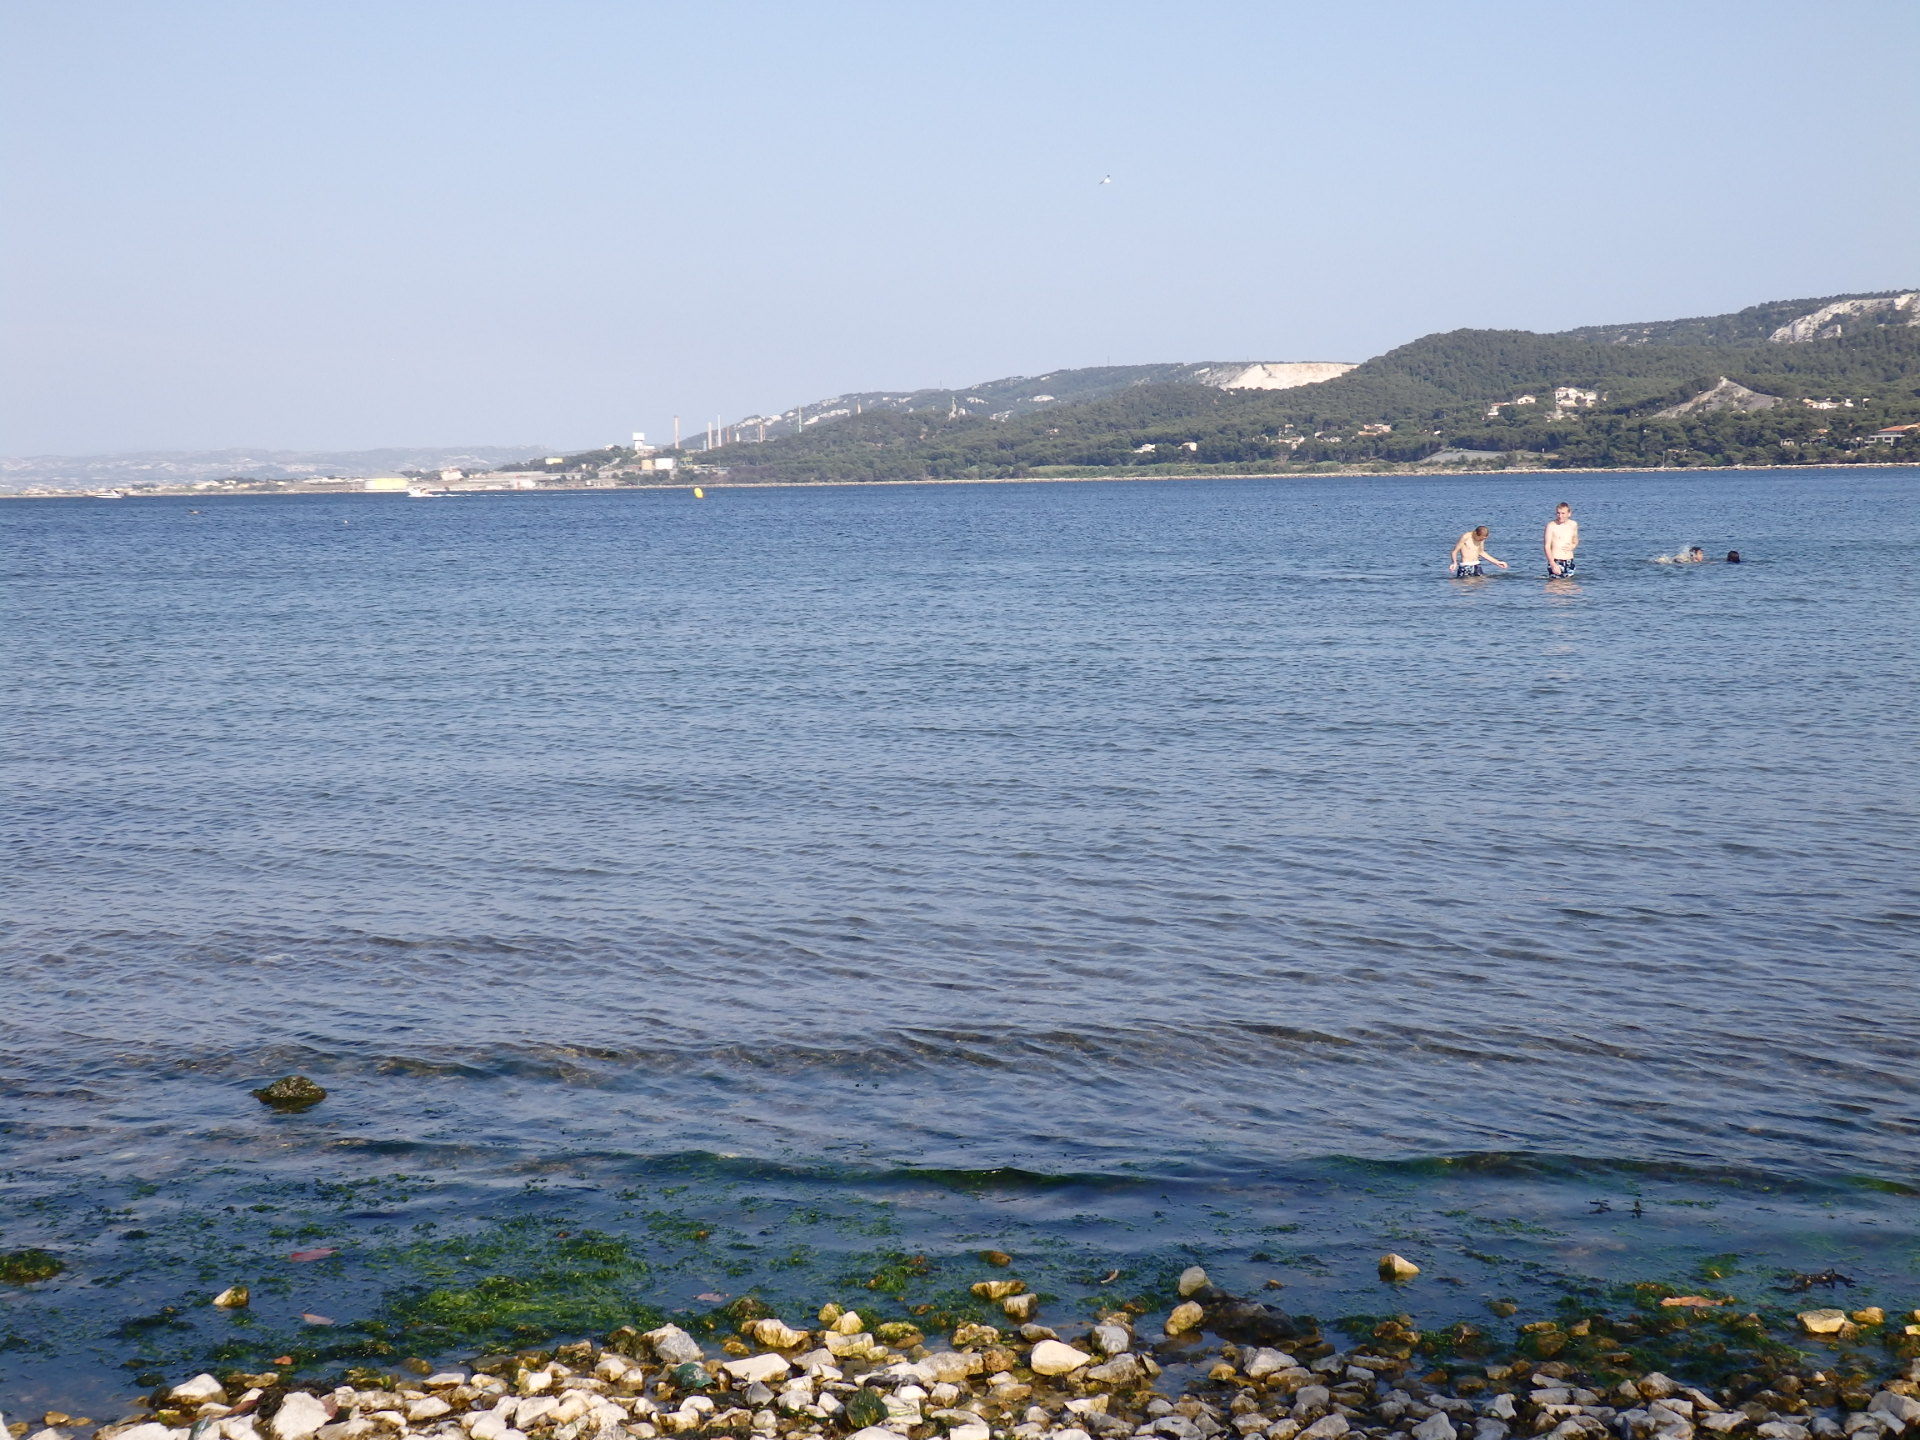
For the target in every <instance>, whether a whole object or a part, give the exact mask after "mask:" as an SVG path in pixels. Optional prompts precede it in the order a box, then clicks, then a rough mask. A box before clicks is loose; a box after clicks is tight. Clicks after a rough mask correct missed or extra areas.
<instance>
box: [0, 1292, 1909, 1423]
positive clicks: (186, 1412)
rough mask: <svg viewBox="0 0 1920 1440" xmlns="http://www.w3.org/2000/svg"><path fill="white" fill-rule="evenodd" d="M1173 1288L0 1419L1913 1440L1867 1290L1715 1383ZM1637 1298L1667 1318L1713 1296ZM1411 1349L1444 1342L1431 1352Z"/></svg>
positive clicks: (1558, 1342)
mask: <svg viewBox="0 0 1920 1440" xmlns="http://www.w3.org/2000/svg"><path fill="white" fill-rule="evenodd" d="M1396 1265H1404V1266H1406V1267H1407V1270H1408V1271H1409V1272H1415V1271H1416V1267H1412V1266H1411V1265H1410V1264H1408V1262H1404V1261H1400V1260H1399V1257H1397V1256H1387V1257H1384V1258H1383V1260H1382V1262H1381V1266H1382V1274H1383V1277H1385V1278H1394V1276H1395V1274H1396V1271H1395V1266H1396ZM1179 1291H1180V1296H1181V1300H1180V1302H1179V1303H1178V1304H1177V1305H1175V1306H1173V1307H1172V1308H1171V1310H1170V1311H1169V1312H1168V1313H1167V1314H1166V1315H1164V1316H1162V1317H1160V1318H1159V1319H1158V1322H1157V1323H1147V1317H1146V1316H1145V1315H1144V1314H1141V1313H1137V1312H1136V1311H1134V1310H1130V1309H1129V1310H1118V1311H1114V1312H1112V1313H1109V1314H1105V1315H1102V1316H1101V1317H1099V1319H1098V1320H1097V1321H1096V1322H1094V1323H1093V1324H1091V1325H1086V1324H1083V1325H1080V1326H1078V1327H1070V1328H1069V1329H1067V1330H1066V1331H1064V1332H1059V1331H1055V1330H1054V1329H1052V1328H1050V1327H1048V1326H1046V1325H1043V1324H1040V1323H1037V1321H1036V1319H1035V1315H1036V1311H1037V1310H1038V1307H1039V1296H1037V1295H1036V1294H1035V1293H1033V1292H1032V1291H1031V1290H1029V1289H1028V1288H1027V1287H1026V1286H1025V1285H1024V1284H1022V1283H1021V1282H1020V1281H1018V1280H1015V1279H1004V1280H988V1281H982V1282H980V1283H978V1284H976V1285H975V1286H974V1287H973V1293H974V1295H975V1296H976V1297H977V1298H978V1299H980V1300H981V1301H983V1302H986V1303H988V1304H991V1305H993V1306H996V1307H997V1308H998V1310H999V1311H1000V1313H1001V1314H1002V1315H1004V1317H1005V1321H1006V1323H1005V1324H1004V1325H989V1324H984V1323H981V1322H979V1321H974V1320H965V1321H961V1322H959V1323H958V1324H956V1325H955V1326H954V1327H953V1328H952V1330H951V1332H950V1334H948V1335H945V1336H938V1335H934V1336H930V1335H928V1334H926V1333H925V1332H923V1330H922V1329H921V1328H920V1326H919V1325H917V1324H915V1323H912V1322H908V1321H895V1322H891V1323H886V1324H871V1325H870V1324H869V1323H868V1321H867V1320H865V1319H864V1318H863V1317H862V1316H860V1315H859V1314H858V1313H857V1312H855V1311H851V1310H843V1309H842V1308H841V1307H840V1306H838V1305H836V1304H828V1305H826V1306H823V1307H822V1308H821V1310H820V1311H819V1314H818V1316H817V1317H816V1325H815V1328H811V1329H803V1328H796V1327H794V1326H791V1325H788V1324H787V1323H786V1322H785V1321H783V1320H781V1319H779V1318H778V1317H776V1316H773V1315H770V1314H767V1313H764V1308H763V1307H760V1306H757V1305H755V1304H753V1303H752V1302H745V1303H744V1304H740V1305H736V1306H734V1307H732V1313H730V1314H729V1315H728V1316H727V1318H728V1319H729V1320H730V1321H732V1322H734V1326H733V1333H731V1334H716V1336H714V1337H710V1338H709V1339H708V1341H707V1342H706V1343H704V1344H703V1343H702V1341H701V1340H700V1339H697V1338H696V1337H695V1336H694V1335H693V1334H692V1333H690V1332H689V1331H688V1330H686V1329H683V1328H681V1327H679V1326H677V1325H672V1324H668V1325H662V1326H660V1327H658V1328H655V1329H652V1330H648V1331H644V1332H642V1331H638V1330H635V1329H632V1328H623V1329H620V1330H616V1331H615V1332H613V1333H612V1334H611V1335H609V1336H607V1337H606V1339H605V1340H604V1341H602V1342H594V1341H579V1342H575V1343H571V1344H563V1345H559V1346H557V1347H554V1348H550V1349H544V1350H527V1351H521V1352H517V1353H514V1354H499V1355H491V1356H485V1357H481V1358H480V1359H477V1360H476V1361H474V1362H473V1363H472V1364H471V1365H468V1366H464V1367H460V1368H457V1369H455V1368H449V1369H445V1370H441V1371H434V1370H433V1367H432V1366H430V1365H428V1364H426V1363H425V1362H423V1361H417V1360H415V1361H408V1362H406V1363H405V1364H404V1365H403V1366H401V1367H398V1372H397V1373H385V1372H380V1371H372V1370H356V1371H350V1372H347V1374H346V1375H345V1376H344V1377H343V1379H342V1382H341V1383H339V1384H335V1385H330V1386H324V1385H314V1384H311V1383H293V1382H289V1381H286V1380H285V1379H283V1377H282V1375H280V1374H279V1373H277V1372H271V1371H269V1372H262V1373H254V1374H248V1373H243V1372H236V1373H233V1374H228V1375H224V1376H216V1375H212V1374H202V1375H197V1376H194V1377H193V1378H191V1379H189V1380H186V1381H184V1382H181V1383H179V1384H175V1385H170V1386H163V1387H161V1388H160V1389H159V1390H158V1391H156V1392H155V1393H154V1394H153V1395H152V1396H151V1397H150V1398H149V1399H148V1400H147V1401H146V1402H145V1404H144V1405H143V1407H142V1409H141V1411H140V1413H137V1414H134V1415H131V1416H129V1417H126V1418H124V1419H122V1420H120V1421H117V1422H114V1423H109V1424H104V1425H96V1424H95V1422H94V1421H92V1420H90V1419H88V1418H86V1417H74V1416H69V1415H65V1414H60V1413H49V1414H47V1415H45V1416H43V1417H42V1419H41V1422H40V1423H39V1424H38V1425H35V1424H33V1423H30V1422H22V1421H15V1422H13V1423H11V1424H4V1422H3V1421H0V1425H4V1429H5V1431H6V1434H7V1436H9V1437H11V1440H77V1437H80V1436H83V1435H85V1434H88V1433H89V1432H90V1433H91V1435H92V1437H93V1440H658V1437H661V1436H688V1437H704V1436H722V1435H724V1436H730V1437H737V1440H775V1437H793V1440H841V1437H845V1440H1216V1437H1218V1440H1341V1437H1344V1436H1352V1437H1354V1440H1509V1437H1525V1436H1544V1437H1547V1440H1602V1437H1610V1436H1611V1437H1618V1440H1713V1437H1718V1436H1728V1437H1734V1440H1749V1437H1751V1440H1842V1437H1857V1440H1886V1437H1891V1436H1898V1435H1901V1434H1903V1433H1905V1432H1908V1431H1912V1432H1913V1433H1914V1434H1915V1435H1917V1436H1920V1323H1916V1324H1905V1323H1903V1322H1901V1321H1900V1320H1898V1319H1895V1320H1893V1321H1891V1322H1890V1321H1889V1318H1888V1317H1887V1315H1886V1314H1885V1312H1883V1311H1881V1310H1879V1309H1866V1310H1859V1311H1854V1312H1847V1311H1843V1310H1839V1309H1817V1310H1808V1311H1804V1312H1801V1313H1800V1314H1799V1315H1798V1316H1797V1317H1796V1322H1797V1327H1798V1329H1799V1330H1800V1332H1801V1333H1802V1334H1803V1336H1804V1337H1806V1338H1809V1339H1812V1340H1816V1341H1820V1342H1834V1343H1840V1344H1842V1345H1845V1344H1846V1343H1848V1342H1857V1341H1862V1340H1863V1339H1878V1340H1879V1341H1880V1342H1881V1343H1882V1345H1883V1346H1884V1348H1885V1350H1886V1352H1887V1357H1886V1359H1885V1360H1884V1361H1880V1362H1875V1363H1869V1362H1867V1361H1865V1360H1863V1359H1861V1358H1860V1356H1859V1355H1858V1354H1857V1353H1850V1352H1847V1351H1845V1350H1843V1351H1842V1352H1840V1354H1839V1355H1838V1356H1837V1357H1836V1358H1835V1359H1834V1360H1833V1361H1832V1362H1830V1364H1829V1367H1828V1368H1826V1369H1818V1368H1811V1367H1810V1366H1809V1365H1808V1364H1807V1362H1806V1360H1805V1358H1804V1357H1803V1356H1802V1355H1801V1354H1800V1353H1799V1352H1797V1351H1795V1350H1792V1349H1791V1348H1789V1347H1787V1346H1785V1345H1783V1344H1780V1343H1778V1342H1769V1341H1766V1340H1765V1339H1764V1337H1760V1338H1759V1339H1758V1347H1757V1348H1756V1349H1755V1350H1753V1351H1752V1352H1750V1353H1749V1354H1747V1355H1746V1356H1745V1357H1743V1358H1744V1359H1745V1360H1746V1361H1747V1362H1748V1369H1747V1371H1745V1372H1744V1373H1735V1374H1731V1375H1725V1376H1722V1377H1720V1379H1719V1382H1718V1383H1717V1384H1716V1383H1710V1382H1708V1381H1705V1380H1700V1381H1699V1382H1698V1383H1690V1381H1689V1380H1688V1379H1686V1378H1681V1379H1675V1378H1673V1377H1671V1376H1669V1375H1667V1374H1664V1373H1661V1372H1660V1371H1658V1370H1652V1369H1644V1368H1640V1367H1636V1366H1634V1365H1632V1364H1630V1363H1629V1362H1630V1360H1631V1354H1630V1352H1628V1351H1625V1350H1621V1349H1618V1348H1615V1347H1617V1346H1618V1345H1620V1344H1621V1343H1622V1341H1621V1340H1620V1339H1619V1337H1618V1336H1617V1335H1610V1334H1609V1329H1610V1326H1609V1322H1607V1321H1606V1320H1604V1319H1597V1320H1596V1319H1592V1318H1589V1319H1582V1320H1577V1321H1574V1320H1569V1321H1538V1322H1534V1323H1531V1324H1527V1325H1523V1326H1521V1327H1520V1335H1521V1339H1522V1350H1523V1352H1524V1353H1518V1354H1514V1355H1510V1356H1508V1357H1507V1358H1505V1359H1501V1360H1494V1359H1491V1358H1490V1357H1488V1356H1487V1355H1485V1354H1481V1355H1478V1356H1476V1357H1475V1358H1473V1359H1472V1360H1470V1361H1469V1360H1467V1359H1466V1358H1465V1357H1464V1356H1463V1355H1461V1354H1459V1353H1457V1352H1458V1351H1460V1350H1462V1349H1466V1350H1471V1349H1473V1348H1474V1347H1473V1346H1472V1344H1471V1340H1472V1338H1473V1333H1474V1332H1473V1331H1472V1327H1463V1326H1455V1327H1452V1329H1451V1330H1450V1331H1449V1332H1443V1333H1442V1334H1441V1335H1439V1336H1436V1335H1434V1334H1429V1335H1425V1336H1423V1335H1422V1334H1421V1333H1420V1332H1419V1331H1417V1330H1415V1329H1413V1328H1412V1327H1411V1322H1410V1320H1409V1318H1408V1317H1404V1316H1403V1317H1398V1318H1396V1319H1389V1320H1384V1321H1381V1322H1379V1323H1378V1324H1376V1325H1374V1326H1373V1327H1372V1335H1371V1339H1370V1341H1369V1342H1368V1343H1365V1344H1363V1345H1362V1346H1360V1347H1359V1348H1355V1349H1351V1350H1346V1351H1342V1350H1340V1349H1337V1348H1336V1347H1335V1346H1334V1345H1333V1344H1332V1343H1330V1342H1329V1341H1328V1340H1326V1339H1324V1338H1323V1337H1322V1336H1321V1334H1320V1332H1319V1330H1318V1328H1317V1327H1316V1326H1315V1325H1314V1323H1313V1322H1311V1321H1308V1320H1302V1319H1296V1318H1294V1317H1291V1316H1288V1315H1287V1314H1285V1313H1284V1312H1282V1311H1279V1310H1276V1309H1272V1308H1270V1307H1268V1306H1266V1305H1263V1304H1260V1303H1258V1302H1256V1301H1252V1300H1247V1299H1243V1298H1240V1297H1237V1296H1233V1295H1230V1294H1228V1293H1227V1292H1225V1291H1223V1290H1220V1289H1219V1288H1218V1287H1216V1286H1214V1285H1212V1284H1211V1283H1210V1281H1209V1280H1208V1278H1207V1276H1206V1274H1205V1272H1204V1271H1202V1270H1200V1269H1199V1268H1198V1267H1193V1268H1190V1269H1189V1270H1188V1271H1186V1273H1185V1274H1183V1275H1182V1276H1181V1279H1180V1285H1179ZM239 1303H241V1304H244V1303H245V1301H244V1299H242V1300H240V1301H239ZM1657 1303H1658V1305H1659V1306H1660V1307H1661V1308H1662V1309H1666V1310H1672V1311H1674V1312H1675V1314H1676V1317H1677V1319H1679V1320H1680V1321H1681V1322H1682V1323H1684V1317H1685V1314H1686V1313H1698V1312H1700V1311H1705V1310H1710V1309H1713V1308H1715V1307H1717V1306H1719V1305H1720V1304H1721V1303H1722V1302H1720V1301H1717V1300H1714V1299H1713V1298H1712V1297H1706V1296H1678V1297H1675V1296H1667V1297H1664V1298H1662V1299H1661V1300H1659V1301H1658V1302H1657ZM756 1312H758V1313H756ZM1683 1312H1684V1313H1683ZM1746 1318H1747V1319H1755V1317H1751V1316H1750V1317H1746ZM1912 1318H1913V1319H1914V1320H1915V1321H1920V1311H1916V1312H1915V1313H1914V1315H1913V1317H1912ZM1349 1328H1350V1327H1349ZM1436 1342H1439V1343H1438V1344H1437V1343H1436ZM1436 1348H1437V1349H1440V1350H1449V1349H1451V1350H1453V1351H1455V1352H1456V1353H1454V1354H1452V1355H1450V1356H1448V1357H1447V1358H1446V1359H1444V1360H1443V1361H1442V1362H1440V1363H1436V1359H1435V1352H1436ZM715 1350H717V1351H718V1352H719V1353H718V1354H715V1353H712V1352H713V1351H715ZM1759 1355H1765V1356H1767V1357H1768V1358H1765V1359H1759V1360H1756V1359H1755V1358H1754V1357H1755V1356H1759ZM1676 1368H1678V1367H1676Z"/></svg>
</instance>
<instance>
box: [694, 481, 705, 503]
mask: <svg viewBox="0 0 1920 1440" xmlns="http://www.w3.org/2000/svg"><path fill="white" fill-rule="evenodd" d="M693 498H694V499H696V500H704V499H706V498H707V492H706V491H704V490H702V489H701V488H700V487H699V486H698V485H696V486H694V487H693Z"/></svg>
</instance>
